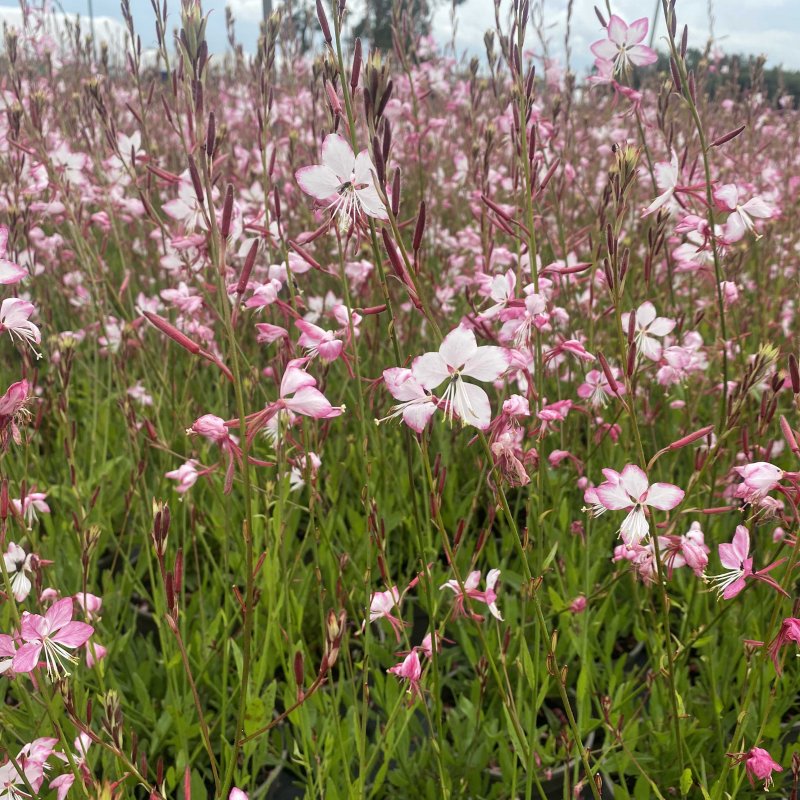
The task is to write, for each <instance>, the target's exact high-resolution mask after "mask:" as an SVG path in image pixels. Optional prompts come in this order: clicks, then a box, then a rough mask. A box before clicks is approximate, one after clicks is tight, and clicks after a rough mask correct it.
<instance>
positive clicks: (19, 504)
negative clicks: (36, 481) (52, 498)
mask: <svg viewBox="0 0 800 800" xmlns="http://www.w3.org/2000/svg"><path fill="white" fill-rule="evenodd" d="M46 498H47V495H46V494H45V493H44V492H28V493H27V494H26V495H25V497H24V498H23V499H22V500H19V499H16V498H15V499H13V500H12V501H11V504H12V505H13V506H14V510H15V511H16V512H17V514H19V516H20V517H22V518H23V519H24V520H25V522H26V524H27V526H28V530H30V529H31V526H32V525H33V523H34V522H36V520H37V517H36V512H37V511H38V512H39V513H40V514H49V513H50V506H49V505H47V503H46V502H45V499H46Z"/></svg>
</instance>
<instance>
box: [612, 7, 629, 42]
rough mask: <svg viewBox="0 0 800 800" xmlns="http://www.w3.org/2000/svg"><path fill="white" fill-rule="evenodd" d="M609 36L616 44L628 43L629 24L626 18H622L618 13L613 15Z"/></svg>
mask: <svg viewBox="0 0 800 800" xmlns="http://www.w3.org/2000/svg"><path fill="white" fill-rule="evenodd" d="M607 31H608V38H609V39H610V40H611V41H612V42H614V44H616V45H620V46H622V45H624V44H627V41H626V37H627V35H628V26H627V25H626V24H625V22H624V20H622V19H620V17H618V16H617V15H616V14H612V15H611V19H610V20H609V21H608V28H607Z"/></svg>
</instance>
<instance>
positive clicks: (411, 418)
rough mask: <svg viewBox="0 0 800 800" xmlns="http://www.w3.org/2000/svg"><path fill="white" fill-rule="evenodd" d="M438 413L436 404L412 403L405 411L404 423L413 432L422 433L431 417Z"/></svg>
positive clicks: (431, 402)
mask: <svg viewBox="0 0 800 800" xmlns="http://www.w3.org/2000/svg"><path fill="white" fill-rule="evenodd" d="M435 413H436V403H434V402H433V401H430V402H427V403H425V402H421V403H412V404H411V405H409V406H406V408H404V409H403V421H404V422H405V423H406V425H408V427H409V428H411V430H412V431H416V432H417V433H422V431H423V430H424V429H425V426H426V425H427V424H428V423H429V422H430V419H431V417H432V416H433V415H434V414H435Z"/></svg>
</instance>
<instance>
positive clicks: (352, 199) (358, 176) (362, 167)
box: [295, 133, 389, 230]
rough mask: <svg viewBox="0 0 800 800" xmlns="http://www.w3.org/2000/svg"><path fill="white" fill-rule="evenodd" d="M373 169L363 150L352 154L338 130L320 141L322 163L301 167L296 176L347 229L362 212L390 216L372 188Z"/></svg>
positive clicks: (375, 190)
mask: <svg viewBox="0 0 800 800" xmlns="http://www.w3.org/2000/svg"><path fill="white" fill-rule="evenodd" d="M374 172H375V166H374V165H373V163H372V161H371V159H370V157H369V153H368V152H367V151H366V150H362V151H361V152H360V153H359V154H358V155H357V156H356V155H353V149H352V148H351V147H350V145H349V144H348V143H347V142H346V141H345V140H344V139H343V138H342V137H341V136H339V134H338V133H331V134H328V136H326V137H325V141H324V142H323V143H322V163H321V164H315V165H314V166H311V167H302V168H301V169H299V170H297V172H296V173H295V178H296V179H297V182H298V183H299V184H300V188H301V189H302V190H303V191H304V192H305V193H306V194H308V195H311V196H312V197H314V198H315V199H317V200H319V201H321V202H322V203H325V206H326V208H329V209H332V211H333V214H334V216H336V215H338V216H339V224H340V226H341V227H342V229H343V230H347V229H348V228H349V227H350V225H352V224H355V223H356V222H357V220H358V219H359V218H360V216H361V215H362V213H363V214H366V215H367V216H369V217H374V218H375V219H388V218H389V217H388V214H387V213H386V206H384V204H383V201H382V200H381V199H380V196H379V195H378V190H377V189H376V188H375V179H374V178H373V174H374Z"/></svg>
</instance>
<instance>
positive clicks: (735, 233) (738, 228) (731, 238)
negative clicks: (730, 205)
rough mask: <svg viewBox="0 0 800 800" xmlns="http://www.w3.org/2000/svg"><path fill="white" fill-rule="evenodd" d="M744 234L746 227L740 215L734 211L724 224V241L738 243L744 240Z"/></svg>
mask: <svg viewBox="0 0 800 800" xmlns="http://www.w3.org/2000/svg"><path fill="white" fill-rule="evenodd" d="M745 233H747V225H746V224H745V221H744V219H743V218H742V215H741V214H740V213H739V212H738V211H734V212H733V214H731V215H730V216H729V217H728V221H727V222H726V223H725V231H724V234H723V235H724V238H725V241H726V242H730V243H731V244H733V243H734V242H739V241H741V240H742V239H743V238H744V235H745Z"/></svg>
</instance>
